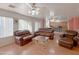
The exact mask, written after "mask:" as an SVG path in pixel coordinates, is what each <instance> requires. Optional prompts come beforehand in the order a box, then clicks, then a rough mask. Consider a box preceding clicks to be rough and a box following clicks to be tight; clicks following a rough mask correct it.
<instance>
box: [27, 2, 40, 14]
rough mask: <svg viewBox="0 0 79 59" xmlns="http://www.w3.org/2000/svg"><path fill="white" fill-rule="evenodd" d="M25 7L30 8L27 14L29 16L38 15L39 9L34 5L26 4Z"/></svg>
mask: <svg viewBox="0 0 79 59" xmlns="http://www.w3.org/2000/svg"><path fill="white" fill-rule="evenodd" d="M27 6H28V7H29V8H30V10H29V13H30V14H31V15H38V14H39V8H38V7H37V5H36V3H27Z"/></svg>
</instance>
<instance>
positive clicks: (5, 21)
mask: <svg viewBox="0 0 79 59" xmlns="http://www.w3.org/2000/svg"><path fill="white" fill-rule="evenodd" d="M12 35H13V18H10V17H2V16H0V38H3V37H8V36H12Z"/></svg>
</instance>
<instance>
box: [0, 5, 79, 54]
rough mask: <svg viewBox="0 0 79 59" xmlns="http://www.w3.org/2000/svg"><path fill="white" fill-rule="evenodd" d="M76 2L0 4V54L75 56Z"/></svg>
mask: <svg viewBox="0 0 79 59" xmlns="http://www.w3.org/2000/svg"><path fill="white" fill-rule="evenodd" d="M78 12H79V4H78V3H66V4H65V3H62V4H61V3H2V4H1V3H0V28H1V29H0V54H1V55H71V54H73V55H78V54H79V45H78V43H79V42H78V39H79V37H78V36H79V34H78V31H79V26H78V25H79V14H78Z"/></svg>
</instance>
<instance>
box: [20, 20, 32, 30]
mask: <svg viewBox="0 0 79 59" xmlns="http://www.w3.org/2000/svg"><path fill="white" fill-rule="evenodd" d="M19 30H29V31H30V32H32V22H31V21H27V20H22V19H20V20H19Z"/></svg>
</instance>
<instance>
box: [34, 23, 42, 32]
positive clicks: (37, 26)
mask: <svg viewBox="0 0 79 59" xmlns="http://www.w3.org/2000/svg"><path fill="white" fill-rule="evenodd" d="M40 27H41V26H40V22H35V31H37V30H38V29H39V28H40Z"/></svg>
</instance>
